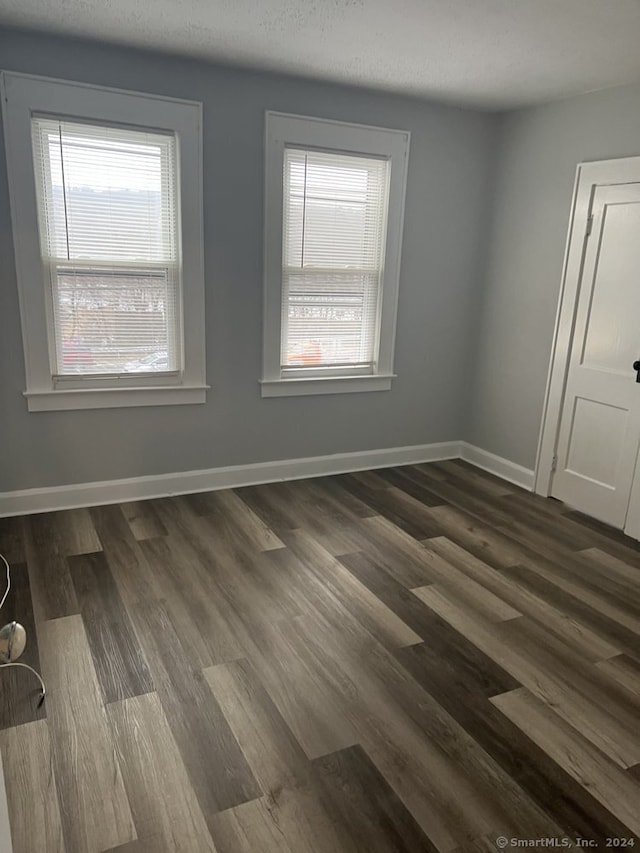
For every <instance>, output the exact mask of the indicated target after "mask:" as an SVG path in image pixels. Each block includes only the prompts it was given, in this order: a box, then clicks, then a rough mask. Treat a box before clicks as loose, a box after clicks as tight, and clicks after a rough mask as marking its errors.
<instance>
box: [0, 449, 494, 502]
mask: <svg viewBox="0 0 640 853" xmlns="http://www.w3.org/2000/svg"><path fill="white" fill-rule="evenodd" d="M459 456H460V442H459V441H443V442H439V443H437V444H418V445H414V446H409V447H390V448H385V449H383V450H364V451H357V452H354V453H335V454H333V455H331V456H310V457H307V458H304V459H283V460H280V461H278V462H257V463H254V464H250V465H230V466H227V467H224V468H209V469H207V470H201V471H183V472H178V473H175V474H156V475H151V476H148V477H130V478H127V479H125V480H105V481H102V482H96V483H79V484H77V485H70V486H50V487H46V488H42V489H23V490H21V491H15V492H3V493H0V517H4V516H9V515H26V514H30V513H35V512H48V511H51V510H61V509H75V508H77V507H85V506H97V505H100V504H110V503H120V502H121V501H134V500H145V499H148V498H162V497H168V496H170V495H183V494H192V493H194V492H208V491H213V490H215V489H230V488H236V487H238V486H250V485H257V484H258V483H273V482H277V481H280V480H299V479H302V478H305V477H322V476H325V475H327V474H344V473H348V472H349V471H366V470H368V469H371V468H386V467H390V466H393V465H412V464H416V463H418V462H437V461H439V460H442V459H457V458H458V457H459ZM496 458H497V457H496Z"/></svg>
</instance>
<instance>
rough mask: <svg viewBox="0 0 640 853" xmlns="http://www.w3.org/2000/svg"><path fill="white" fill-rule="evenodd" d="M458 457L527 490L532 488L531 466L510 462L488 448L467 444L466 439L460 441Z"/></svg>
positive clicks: (532, 475) (532, 473)
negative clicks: (526, 466) (490, 451)
mask: <svg viewBox="0 0 640 853" xmlns="http://www.w3.org/2000/svg"><path fill="white" fill-rule="evenodd" d="M460 458H461V459H464V460H465V462H469V463H471V465H475V466H476V468H482V470H483V471H488V472H489V473H490V474H495V476H496V477H500V479H501V480H507V481H508V482H509V483H514V484H515V485H516V486H520V487H521V488H523V489H526V490H527V491H528V492H530V491H532V490H533V480H534V472H533V471H532V470H531V468H525V467H524V466H523V465H518V464H517V463H516V462H511V461H510V460H509V459H504V458H503V457H502V456H496V455H495V453H489V451H488V450H483V449H482V448H481V447H475V445H473V444H467V442H466V441H461V442H460Z"/></svg>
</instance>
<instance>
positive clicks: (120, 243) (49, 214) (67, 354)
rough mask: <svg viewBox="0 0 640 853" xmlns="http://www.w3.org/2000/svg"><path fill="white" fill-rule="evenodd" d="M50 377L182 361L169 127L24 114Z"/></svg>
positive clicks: (157, 367) (162, 367)
mask: <svg viewBox="0 0 640 853" xmlns="http://www.w3.org/2000/svg"><path fill="white" fill-rule="evenodd" d="M32 142H33V155H34V168H35V178H36V192H37V203H38V215H39V224H40V235H41V246H42V256H43V262H44V265H45V268H46V270H47V272H48V276H47V278H48V280H49V281H50V292H49V303H50V311H49V314H50V336H51V338H52V345H51V347H50V349H51V358H52V371H53V373H54V374H57V375H60V376H64V375H75V376H77V375H78V374H80V375H82V374H85V375H86V374H89V375H92V376H94V375H96V374H98V375H101V374H105V375H117V374H121V373H125V374H126V373H146V372H158V371H178V370H180V369H181V361H182V357H181V343H180V339H181V335H180V333H179V329H180V317H179V314H180V304H181V293H180V259H179V243H178V217H179V211H178V192H177V183H176V181H177V175H176V143H175V137H174V136H173V134H167V133H160V132H154V131H149V132H145V131H139V130H132V129H128V128H121V127H103V126H99V125H94V124H80V123H76V122H73V121H67V120H58V119H55V118H49V117H34V118H33V119H32Z"/></svg>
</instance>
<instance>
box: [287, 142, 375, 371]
mask: <svg viewBox="0 0 640 853" xmlns="http://www.w3.org/2000/svg"><path fill="white" fill-rule="evenodd" d="M389 171H390V169H389V161H388V160H385V159H374V158H366V157H360V156H354V155H351V154H343V153H340V154H338V153H332V152H330V151H314V150H300V149H297V148H285V150H284V194H283V201H284V204H283V217H284V221H283V226H284V227H283V271H282V326H281V328H282V339H281V368H282V372H283V375H287V374H289V375H295V373H297V372H299V371H304V372H307V371H312V370H315V369H317V371H318V372H319V373H327V374H328V373H330V372H331V373H339V372H341V371H344V372H347V373H358V372H362V373H371V372H372V371H373V370H374V362H375V359H376V349H377V337H378V325H379V322H378V318H379V310H380V309H379V302H380V289H381V286H382V276H383V265H384V246H385V237H386V226H387V208H388V201H389Z"/></svg>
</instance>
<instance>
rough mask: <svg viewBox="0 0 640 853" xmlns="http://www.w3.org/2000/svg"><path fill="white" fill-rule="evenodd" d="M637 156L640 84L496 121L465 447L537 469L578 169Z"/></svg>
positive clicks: (519, 112) (639, 130)
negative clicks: (484, 267) (496, 139)
mask: <svg viewBox="0 0 640 853" xmlns="http://www.w3.org/2000/svg"><path fill="white" fill-rule="evenodd" d="M636 154H640V85H633V86H624V87H618V88H615V89H608V90H605V91H602V92H596V93H593V94H589V95H584V96H582V97H579V98H572V99H570V100H566V101H561V102H557V103H555V104H549V105H546V106H543V107H539V108H536V109H529V110H523V111H518V112H513V113H509V114H506V115H505V116H504V117H503V118H502V119H501V128H500V141H499V145H498V149H497V170H496V175H495V196H494V204H493V212H492V224H491V238H490V240H489V255H488V262H487V273H486V279H485V284H484V302H483V309H482V312H481V316H480V321H479V334H478V337H477V351H476V357H475V360H476V368H475V376H474V377H472V378H473V394H472V397H471V408H470V413H469V414H470V423H469V430H468V432H467V434H466V438H467V440H468V441H470V442H472V443H473V444H476V445H478V446H479V447H482V448H484V449H485V450H489V451H491V452H493V453H497V454H498V455H499V456H503V457H505V458H507V459H510V460H512V461H514V462H518V463H520V464H521V465H525V466H526V467H528V468H533V467H534V465H535V456H536V448H537V442H538V434H539V430H540V421H541V418H542V406H543V401H544V392H545V386H546V378H547V370H548V365H549V357H550V352H551V344H552V338H553V328H554V321H555V312H556V306H557V301H558V294H559V289H560V278H561V273H562V259H563V254H564V245H565V238H566V231H567V225H568V220H569V209H570V205H571V196H572V191H573V181H574V177H575V170H576V165H577V164H578V163H579V162H581V161H585V160H602V159H607V158H613V157H623V156H630V155H636Z"/></svg>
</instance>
